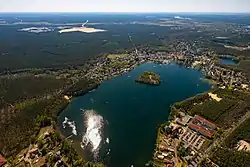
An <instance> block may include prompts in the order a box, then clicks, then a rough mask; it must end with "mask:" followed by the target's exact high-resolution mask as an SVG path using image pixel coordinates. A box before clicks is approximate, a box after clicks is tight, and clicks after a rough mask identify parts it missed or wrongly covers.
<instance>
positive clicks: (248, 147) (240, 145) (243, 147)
mask: <svg viewBox="0 0 250 167" xmlns="http://www.w3.org/2000/svg"><path fill="white" fill-rule="evenodd" d="M238 150H245V151H250V143H248V142H246V141H244V140H240V141H239V143H238Z"/></svg>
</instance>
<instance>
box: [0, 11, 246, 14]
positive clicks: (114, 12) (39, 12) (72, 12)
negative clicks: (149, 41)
mask: <svg viewBox="0 0 250 167" xmlns="http://www.w3.org/2000/svg"><path fill="white" fill-rule="evenodd" d="M9 13H19V14H20V13H37V14H50V13H53V14H56V13H59V14H60V13H64V14H65V13H67V14H83V13H85V14H87V13H104V14H117V13H119V14H186V13H187V14H188V13H189V14H250V12H141V11H139V12H133V11H131V12H116V11H113V12H105V11H103V12H102V11H101V12H98V11H93V12H92V11H88V12H78V11H76V12H74V11H69V12H56V11H54V12H41V11H38V12H34V11H28V12H23V11H15V12H14V11H9V12H2V11H0V14H9Z"/></svg>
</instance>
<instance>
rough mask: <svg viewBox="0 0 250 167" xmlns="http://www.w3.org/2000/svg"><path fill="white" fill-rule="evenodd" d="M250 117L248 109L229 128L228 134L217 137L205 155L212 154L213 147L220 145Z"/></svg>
mask: <svg viewBox="0 0 250 167" xmlns="http://www.w3.org/2000/svg"><path fill="white" fill-rule="evenodd" d="M248 118H250V111H248V112H247V113H246V114H245V115H244V116H243V117H241V119H240V120H239V121H238V122H237V123H236V125H234V126H233V127H232V128H230V129H228V130H227V132H225V133H226V135H225V136H224V137H221V138H218V139H216V140H215V141H214V142H213V144H212V145H210V146H209V147H208V148H207V150H206V151H205V153H204V155H211V153H213V152H211V151H212V150H213V148H215V147H220V146H221V144H222V143H223V142H224V140H225V139H226V138H227V137H228V136H229V135H230V134H231V133H232V132H233V131H234V130H235V129H236V128H238V127H239V126H240V125H241V124H242V123H243V122H244V121H246V120H247V119H248Z"/></svg>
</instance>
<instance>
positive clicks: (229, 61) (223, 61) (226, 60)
mask: <svg viewBox="0 0 250 167" xmlns="http://www.w3.org/2000/svg"><path fill="white" fill-rule="evenodd" d="M220 63H221V64H226V65H236V64H238V62H237V61H235V60H233V59H230V58H221V59H220Z"/></svg>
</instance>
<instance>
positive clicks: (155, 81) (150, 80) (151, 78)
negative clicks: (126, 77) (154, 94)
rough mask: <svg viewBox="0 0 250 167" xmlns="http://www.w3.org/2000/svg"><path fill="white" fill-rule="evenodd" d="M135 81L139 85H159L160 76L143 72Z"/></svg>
mask: <svg viewBox="0 0 250 167" xmlns="http://www.w3.org/2000/svg"><path fill="white" fill-rule="evenodd" d="M135 81H136V82H139V83H144V84H150V85H159V84H160V82H161V81H160V76H159V75H158V74H156V73H154V72H150V71H144V73H143V74H142V75H141V76H140V77H139V78H138V79H136V80H135Z"/></svg>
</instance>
